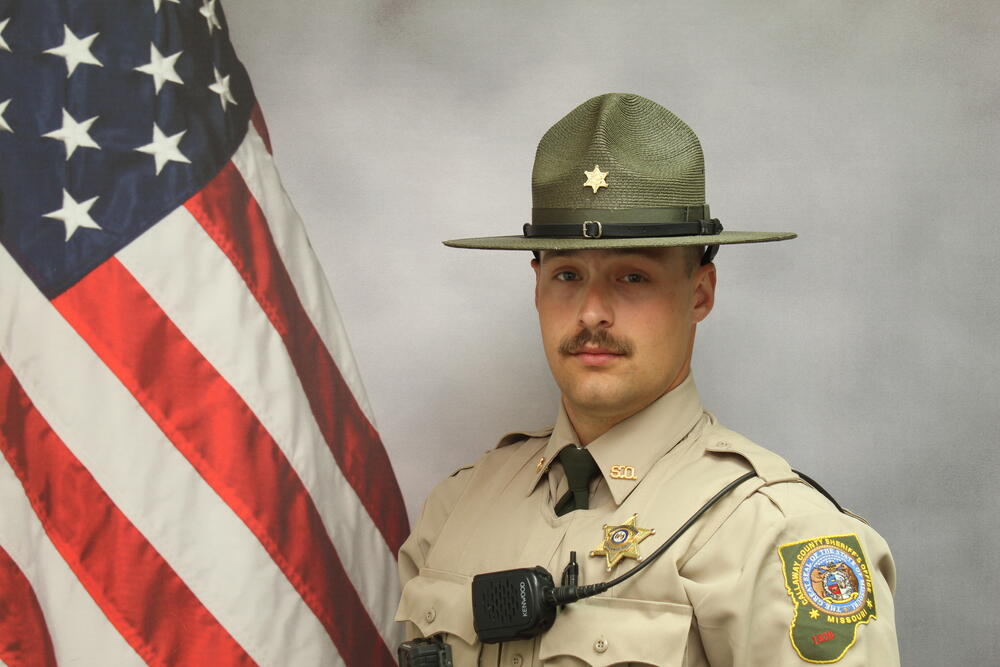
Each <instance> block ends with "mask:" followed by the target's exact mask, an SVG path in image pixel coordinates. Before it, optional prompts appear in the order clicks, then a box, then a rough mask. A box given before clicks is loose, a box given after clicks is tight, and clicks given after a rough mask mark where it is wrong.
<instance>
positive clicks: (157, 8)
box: [153, 0, 181, 14]
mask: <svg viewBox="0 0 1000 667" xmlns="http://www.w3.org/2000/svg"><path fill="white" fill-rule="evenodd" d="M167 2H172V3H174V4H175V5H179V4H181V0H167ZM160 4H162V0H153V13H154V14H155V13H156V12H158V11H160Z"/></svg>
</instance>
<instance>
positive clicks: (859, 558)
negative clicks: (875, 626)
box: [778, 535, 875, 664]
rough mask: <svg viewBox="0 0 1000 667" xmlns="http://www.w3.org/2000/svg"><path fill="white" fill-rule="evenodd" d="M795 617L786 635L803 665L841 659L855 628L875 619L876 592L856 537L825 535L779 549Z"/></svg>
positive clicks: (863, 553)
mask: <svg viewBox="0 0 1000 667" xmlns="http://www.w3.org/2000/svg"><path fill="white" fill-rule="evenodd" d="M778 556H779V557H780V558H781V567H782V571H783V572H784V575H785V589H786V590H787V591H788V595H789V596H791V598H792V604H793V605H794V607H795V613H794V615H793V616H792V625H791V628H790V629H789V635H790V636H791V638H792V646H794V647H795V651H796V652H797V653H798V654H799V657H800V658H802V659H803V660H805V661H806V662H812V663H819V664H824V663H830V662H837V661H838V660H840V659H841V658H843V657H844V654H845V653H847V650H848V649H849V648H851V646H853V645H854V642H855V641H856V640H857V633H858V626H859V625H864V624H865V623H868V622H869V621H873V620H875V591H874V590H872V577H871V573H870V572H869V570H868V559H867V558H865V552H864V551H863V550H862V548H861V542H860V541H859V540H858V536H857V535H828V536H825V537H813V538H811V539H808V540H803V541H801V542H792V543H791V544H783V545H781V546H780V547H778Z"/></svg>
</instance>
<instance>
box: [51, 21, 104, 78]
mask: <svg viewBox="0 0 1000 667" xmlns="http://www.w3.org/2000/svg"><path fill="white" fill-rule="evenodd" d="M63 29H64V30H65V37H64V38H63V43H62V44H60V45H59V46H55V47H52V48H51V49H47V50H46V51H43V53H51V54H52V55H56V56H60V57H62V58H65V59H66V78H67V79H68V78H69V77H70V76H71V75H72V74H73V71H74V70H75V69H76V66H77V65H80V64H84V65H97V66H98V67H103V65H102V64H101V61H99V60H98V59H97V58H95V57H94V54H93V53H91V52H90V45H91V44H92V43H93V42H94V40H95V39H97V36H98V35H99V34H100V33H98V32H95V33H94V34H93V35H87V36H86V37H84V38H83V39H80V38H79V37H77V36H76V35H74V34H73V31H72V30H70V29H69V26H63Z"/></svg>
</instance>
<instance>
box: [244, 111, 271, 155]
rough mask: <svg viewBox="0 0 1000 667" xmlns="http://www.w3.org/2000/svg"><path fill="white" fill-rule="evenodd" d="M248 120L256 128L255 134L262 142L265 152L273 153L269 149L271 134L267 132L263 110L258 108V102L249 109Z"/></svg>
mask: <svg viewBox="0 0 1000 667" xmlns="http://www.w3.org/2000/svg"><path fill="white" fill-rule="evenodd" d="M250 122H251V123H253V127H254V129H255V130H257V134H259V135H260V138H261V140H262V141H263V142H264V148H266V149H267V152H268V153H274V151H273V150H271V135H270V134H268V132H267V123H265V122H264V112H263V111H261V110H260V105H259V104H254V105H253V109H251V110H250Z"/></svg>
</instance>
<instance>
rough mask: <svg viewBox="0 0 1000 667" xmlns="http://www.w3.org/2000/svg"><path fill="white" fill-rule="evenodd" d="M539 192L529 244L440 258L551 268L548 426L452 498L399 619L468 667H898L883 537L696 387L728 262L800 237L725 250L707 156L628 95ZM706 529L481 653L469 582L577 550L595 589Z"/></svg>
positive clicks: (562, 156)
mask: <svg viewBox="0 0 1000 667" xmlns="http://www.w3.org/2000/svg"><path fill="white" fill-rule="evenodd" d="M532 188H533V199H534V208H533V212H532V222H531V223H530V224H527V225H525V226H524V234H523V236H520V237H490V238H480V239H461V240H456V241H449V242H447V244H448V245H451V246H455V247H463V248H487V249H525V250H532V251H534V253H535V259H534V260H533V261H532V262H531V265H532V268H533V269H534V272H535V278H536V284H535V305H536V307H537V310H538V317H539V323H540V325H541V332H542V343H543V346H544V348H545V354H546V357H547V359H548V363H549V366H550V368H551V371H552V374H553V376H554V377H555V380H556V382H557V384H558V385H559V388H560V390H561V392H562V400H561V402H560V406H559V412H558V416H557V418H556V422H555V426H554V427H553V428H551V429H547V430H545V431H541V432H535V433H515V434H511V435H508V436H506V437H504V438H503V439H502V440H501V441H500V443H499V445H498V446H497V447H496V448H495V449H493V450H492V451H490V452H488V453H487V454H486V455H485V456H483V457H482V458H481V459H480V460H479V461H478V462H476V464H475V465H473V466H471V467H468V468H463V469H461V470H459V471H457V472H456V473H455V474H454V475H452V476H451V477H450V478H449V479H447V480H445V481H444V482H443V483H441V484H440V485H439V486H438V487H437V488H436V489H435V491H434V492H433V493H432V494H431V496H430V498H429V499H428V500H427V503H426V505H425V506H424V510H423V513H422V515H421V517H420V519H419V521H418V523H417V525H416V527H415V529H414V531H413V534H412V535H411V536H410V538H409V539H408V540H407V542H406V543H405V544H404V546H403V548H402V550H401V551H400V554H399V568H400V576H401V579H402V583H403V585H404V590H403V596H402V600H401V602H400V606H399V610H398V613H397V620H401V621H406V622H407V623H408V628H409V632H410V634H411V635H412V636H424V637H432V636H433V637H437V638H438V639H441V640H443V641H445V642H447V644H448V645H449V646H450V650H451V651H452V653H453V656H454V661H455V664H456V665H477V664H478V665H491V666H493V665H511V666H512V667H522V666H527V665H543V664H544V665H585V664H589V665H610V664H623V663H628V664H650V665H671V666H673V665H683V666H685V667H695V666H703V665H712V666H713V667H721V666H762V665H767V666H769V667H770V666H781V665H799V664H803V663H832V662H839V663H840V664H842V665H877V666H880V667H881V666H889V665H898V664H899V657H898V650H897V645H896V639H895V626H894V620H893V600H892V594H893V590H894V587H895V571H894V567H893V563H892V558H891V556H890V554H889V549H888V547H887V545H886V543H885V542H884V540H882V538H881V537H879V535H878V534H877V533H876V532H875V531H874V530H873V529H872V528H870V527H869V526H868V525H867V524H866V523H865V522H864V521H863V520H861V519H859V518H857V517H855V516H854V515H851V514H849V513H847V512H845V511H842V510H841V509H840V508H839V506H837V505H836V504H835V502H834V501H833V500H832V499H828V497H826V496H825V492H821V490H817V487H814V486H813V484H812V483H810V482H808V481H807V480H806V479H804V478H803V477H802V476H800V475H799V474H798V473H796V472H793V471H792V470H791V468H790V467H789V465H788V464H787V463H786V462H785V461H784V460H783V459H781V458H780V457H779V456H777V455H776V454H773V453H771V452H769V451H767V450H765V449H763V448H761V447H759V446H757V445H755V444H753V443H752V442H750V441H749V440H747V439H746V438H744V437H743V436H741V435H739V434H737V433H734V432H732V431H730V430H728V429H726V428H724V427H723V426H721V425H720V424H719V423H718V422H717V421H716V419H715V417H714V416H713V415H711V414H710V413H708V412H705V411H704V410H703V408H702V406H701V402H700V400H699V398H698V393H697V390H696V389H695V386H694V382H693V380H692V378H691V375H690V366H691V355H692V350H693V346H694V339H695V331H696V328H697V325H698V323H699V322H701V321H702V320H704V319H705V318H706V317H707V316H708V314H709V313H710V312H711V310H712V307H713V305H714V301H715V287H716V271H715V266H714V265H713V264H712V259H713V256H714V254H715V250H716V249H717V248H718V246H719V245H722V244H732V243H751V242H763V241H779V240H784V239H790V238H793V237H794V234H788V233H771V232H723V231H722V229H721V225H720V224H719V221H718V220H714V219H712V218H711V217H710V215H709V211H708V206H707V205H706V204H705V195H704V163H703V157H702V152H701V147H700V144H699V143H698V139H697V137H696V136H695V135H694V133H693V132H692V131H691V130H690V128H688V127H687V125H685V124H684V123H683V122H682V121H681V120H680V119H678V118H677V117H676V116H674V115H673V114H672V113H670V112H669V111H667V110H666V109H664V108H663V107H661V106H659V105H657V104H655V103H653V102H651V101H649V100H647V99H644V98H642V97H638V96H634V95H618V94H611V95H602V96H600V97H595V98H593V99H591V100H588V101H587V102H585V103H584V104H582V105H580V106H579V107H577V108H576V109H575V110H573V111H572V112H570V114H568V115H567V116H566V117H565V118H563V119H562V120H561V121H559V122H558V123H557V124H556V125H554V126H553V127H552V128H551V129H550V130H549V131H548V132H547V133H546V134H545V136H544V137H543V138H542V140H541V142H540V143H539V146H538V152H537V155H536V158H535V166H534V173H533V178H532ZM706 248H707V250H706ZM732 484H735V486H731V485H732ZM727 486H729V487H731V488H730V490H728V491H726V492H725V493H723V494H722V495H721V497H719V498H718V499H717V500H716V502H715V503H714V504H711V505H710V506H709V507H708V509H707V510H706V511H704V513H703V514H700V515H699V510H700V509H701V508H703V507H704V506H706V504H707V501H709V500H710V499H711V498H712V497H713V496H716V494H718V493H719V492H720V491H722V490H724V489H725V488H726V487H727ZM692 517H696V518H695V520H694V521H693V523H692V524H691V526H690V528H688V529H687V530H685V531H683V532H681V533H680V535H679V536H678V537H677V538H676V541H675V542H674V543H673V544H671V545H670V546H669V548H668V549H667V550H666V551H665V552H663V553H662V555H660V556H659V557H657V558H656V559H655V560H652V559H650V560H648V561H646V562H644V563H643V566H646V567H645V569H644V570H642V571H640V572H636V573H635V576H631V577H630V578H629V579H628V580H627V581H623V582H619V583H616V584H615V585H613V586H612V587H611V588H610V590H607V591H604V592H602V593H601V594H600V595H595V596H593V597H588V598H585V599H581V600H579V601H576V602H572V603H570V604H566V605H564V606H562V607H561V608H559V609H558V610H557V611H556V612H555V619H554V623H553V624H552V625H551V627H550V628H549V629H547V630H544V631H542V632H540V633H537V634H535V635H534V636H524V637H522V638H514V637H508V638H507V639H508V641H503V642H501V643H485V642H481V641H479V637H477V631H476V629H477V625H476V623H478V625H479V630H480V632H481V633H482V632H483V625H484V623H485V621H484V620H483V619H485V618H486V616H483V617H482V618H480V619H478V621H477V622H476V623H474V618H473V602H472V597H473V585H472V580H473V577H475V576H476V575H480V574H484V573H491V572H497V571H504V570H511V569H515V568H530V567H533V566H538V565H541V566H542V567H543V568H545V569H546V570H548V572H551V573H555V576H556V582H557V583H558V574H559V573H560V572H562V571H563V569H564V566H567V564H568V563H570V561H571V556H572V554H574V553H575V554H579V557H578V564H577V565H576V567H577V568H578V569H579V575H578V583H579V584H581V585H587V584H595V583H600V582H606V581H609V580H613V579H615V578H617V577H618V576H620V575H621V574H622V573H623V572H628V571H629V570H630V569H632V568H635V567H638V565H637V563H638V562H639V561H640V560H641V559H642V558H644V557H648V556H650V555H651V554H652V553H653V552H654V550H656V548H657V547H659V546H660V545H662V544H664V542H665V540H667V538H668V537H670V536H671V535H672V534H674V533H676V532H677V531H678V529H679V528H681V526H682V525H684V524H685V522H687V521H688V520H689V519H691V518H692ZM573 569H574V566H573V565H570V566H568V567H566V571H567V572H568V573H569V572H572V571H573ZM564 583H565V582H564ZM569 583H573V582H572V580H570V581H569ZM515 588H516V587H515ZM478 590H481V589H478ZM498 590H499V589H498ZM477 595H478V593H477ZM508 597H509V598H510V599H507V597H504V596H503V595H498V596H497V599H496V600H490V601H489V603H490V604H491V605H494V607H492V608H491V609H492V610H493V612H496V613H499V614H500V615H501V616H502V614H503V613H505V612H504V609H506V607H504V605H507V606H509V605H510V604H514V605H515V612H518V610H519V609H522V610H523V611H524V614H525V615H528V614H529V612H528V611H527V608H528V604H527V603H528V595H527V594H526V593H525V589H524V588H523V587H522V588H521V589H515V590H514V592H513V593H512V594H510V595H509V596H508ZM551 599H552V598H550V601H551ZM554 606H555V605H552V604H550V605H549V607H550V608H551V607H554ZM497 609H499V610H500V611H499V612H497ZM514 616H515V617H517V618H520V616H518V613H514ZM487 620H488V619H487ZM544 625H547V624H543V626H544ZM543 629H544V628H543ZM529 634H530V633H529ZM483 638H484V639H496V637H490V636H489V635H487V634H484V635H483Z"/></svg>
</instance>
